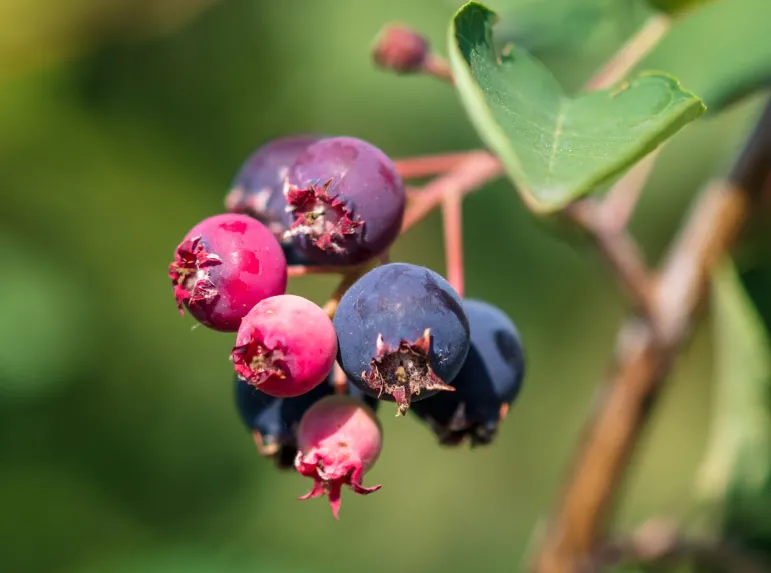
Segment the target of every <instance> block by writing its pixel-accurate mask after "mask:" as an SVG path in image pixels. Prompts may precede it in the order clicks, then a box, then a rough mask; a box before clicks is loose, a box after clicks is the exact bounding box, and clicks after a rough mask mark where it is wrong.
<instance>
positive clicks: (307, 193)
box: [286, 137, 406, 265]
mask: <svg viewBox="0 0 771 573" xmlns="http://www.w3.org/2000/svg"><path fill="white" fill-rule="evenodd" d="M287 181H288V187H287V189H286V198H287V201H288V203H289V208H290V209H291V211H292V215H293V217H294V219H293V223H292V227H291V229H290V231H289V234H291V236H293V237H294V244H295V245H296V246H297V248H298V250H299V251H300V252H301V253H302V254H303V255H305V256H306V257H307V258H308V259H310V260H312V261H316V262H317V263H320V264H333V265H353V264H357V263H361V262H364V261H366V260H368V259H370V258H372V257H374V256H375V255H378V254H380V253H381V252H383V251H385V250H386V249H387V248H388V247H389V245H390V244H391V243H393V241H394V240H395V239H396V237H397V236H398V235H399V230H400V229H401V225H402V218H403V216H404V205H405V200H406V195H405V190H404V183H403V182H402V179H401V177H399V174H398V173H397V172H396V167H395V166H394V164H393V162H392V161H391V160H390V159H389V158H388V156H387V155H386V154H385V153H383V152H382V151H380V150H379V149H378V148H377V147H375V146H373V145H371V144H369V143H367V142H366V141H362V140H361V139H356V138H354V137H332V138H328V139H322V140H319V141H318V142H316V143H314V144H313V145H310V146H309V147H308V148H307V149H306V150H305V152H304V153H303V154H302V155H301V156H300V157H298V158H297V160H296V161H295V162H294V164H293V165H292V167H291V169H290V170H289V175H288V179H287Z"/></svg>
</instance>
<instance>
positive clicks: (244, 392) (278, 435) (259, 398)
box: [235, 370, 379, 469]
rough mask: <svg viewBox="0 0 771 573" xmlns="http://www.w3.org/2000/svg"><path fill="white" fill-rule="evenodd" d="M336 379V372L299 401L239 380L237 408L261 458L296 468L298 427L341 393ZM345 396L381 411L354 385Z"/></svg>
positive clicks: (371, 399)
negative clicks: (325, 401) (317, 405)
mask: <svg viewBox="0 0 771 573" xmlns="http://www.w3.org/2000/svg"><path fill="white" fill-rule="evenodd" d="M333 376H334V370H333V373H332V374H330V376H329V378H328V379H327V381H326V382H325V383H323V384H319V385H318V386H316V387H315V388H313V389H312V390H311V391H310V392H308V393H306V394H303V395H301V396H297V397H295V398H274V397H273V396H269V395H268V394H266V393H264V392H262V391H261V390H257V389H256V388H255V387H254V386H252V385H250V384H249V383H247V382H246V381H244V380H243V379H241V378H239V377H238V376H236V377H235V394H236V396H235V400H236V408H237V409H238V414H239V416H240V417H241V421H242V422H243V424H244V425H245V426H246V427H247V428H248V429H249V430H251V432H252V435H253V437H254V441H255V443H256V444H257V449H258V450H259V452H260V454H261V455H263V456H265V457H268V458H273V459H274V460H275V462H276V465H277V466H278V467H280V468H282V469H290V468H292V467H294V458H295V456H296V455H297V428H298V426H299V424H300V420H301V419H302V417H303V414H305V412H306V411H307V410H308V409H309V408H310V407H311V406H313V405H314V404H315V403H316V402H318V401H319V400H321V399H322V398H324V397H325V396H330V395H332V394H336V393H341V392H338V391H336V388H335V384H334V381H333ZM344 393H347V394H348V395H350V396H351V397H353V398H356V399H358V400H362V401H364V402H365V403H366V404H367V405H368V406H369V407H370V408H372V409H373V410H377V407H378V404H379V402H378V400H376V399H374V398H372V397H370V396H366V395H365V394H364V393H363V392H361V391H360V390H359V389H358V388H356V387H355V386H354V385H353V384H351V383H350V382H348V383H347V384H346V388H345V391H344Z"/></svg>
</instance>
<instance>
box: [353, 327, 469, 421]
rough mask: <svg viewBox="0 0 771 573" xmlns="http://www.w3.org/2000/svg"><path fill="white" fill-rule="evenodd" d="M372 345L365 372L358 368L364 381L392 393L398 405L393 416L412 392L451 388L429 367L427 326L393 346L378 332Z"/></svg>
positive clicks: (402, 410) (401, 411)
mask: <svg viewBox="0 0 771 573" xmlns="http://www.w3.org/2000/svg"><path fill="white" fill-rule="evenodd" d="M375 344H376V346H375V357H374V358H373V359H372V362H371V364H370V370H369V372H362V378H363V379H364V381H365V382H366V383H367V385H368V386H369V387H370V388H371V389H372V390H375V391H377V392H378V393H379V394H380V395H382V394H383V393H386V394H389V395H390V396H392V397H393V399H394V401H395V402H396V403H397V405H398V409H397V416H398V415H403V414H404V413H405V412H406V411H407V410H408V409H409V407H410V402H411V400H412V397H413V396H420V394H421V392H424V391H437V390H445V391H450V392H452V391H454V390H455V388H453V387H452V386H450V385H449V384H445V383H444V381H443V380H442V379H441V378H439V377H438V376H437V375H436V374H435V373H434V371H433V369H432V368H431V361H430V359H429V354H430V351H431V329H429V328H427V329H426V330H425V331H424V332H423V336H421V337H420V338H418V339H417V340H414V341H412V342H410V341H406V340H402V341H401V342H400V343H399V345H398V346H397V347H396V348H391V347H389V346H388V345H387V344H386V343H385V341H384V340H383V336H382V335H379V336H378V338H377V341H376V343H375Z"/></svg>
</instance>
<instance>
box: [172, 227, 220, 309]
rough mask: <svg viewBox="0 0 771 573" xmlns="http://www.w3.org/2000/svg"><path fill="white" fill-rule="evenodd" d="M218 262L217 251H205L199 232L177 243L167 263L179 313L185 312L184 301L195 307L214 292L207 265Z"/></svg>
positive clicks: (208, 298) (215, 291)
mask: <svg viewBox="0 0 771 573" xmlns="http://www.w3.org/2000/svg"><path fill="white" fill-rule="evenodd" d="M221 264H222V259H221V258H220V257H219V256H218V255H215V254H212V253H208V252H207V251H206V248H205V247H204V244H203V243H202V242H201V237H200V236H198V237H192V238H190V239H185V240H184V241H182V243H181V244H180V245H179V246H178V247H177V250H176V252H175V253H174V260H173V261H172V262H171V264H169V278H170V279H171V284H172V285H173V287H174V298H175V300H176V301H177V307H178V308H179V312H180V314H182V315H184V314H185V305H187V306H188V307H195V306H197V305H200V304H201V303H204V302H209V301H211V300H213V299H214V298H215V297H216V296H217V289H216V287H215V286H214V283H212V281H211V279H210V278H209V272H208V269H209V268H211V267H213V266H216V265H221Z"/></svg>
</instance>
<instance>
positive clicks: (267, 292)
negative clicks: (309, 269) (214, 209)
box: [169, 214, 287, 332]
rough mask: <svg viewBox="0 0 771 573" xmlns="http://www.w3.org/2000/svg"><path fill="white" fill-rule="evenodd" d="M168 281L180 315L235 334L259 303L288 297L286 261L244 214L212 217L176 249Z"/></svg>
mask: <svg viewBox="0 0 771 573" xmlns="http://www.w3.org/2000/svg"><path fill="white" fill-rule="evenodd" d="M169 278H170V279H171V283H172V286H173V287H174V297H175V298H176V300H177V306H178V307H179V310H180V312H182V313H184V310H183V307H187V309H188V310H189V311H190V314H192V315H193V316H194V317H195V318H196V319H197V320H198V321H199V322H201V323H202V324H205V325H206V326H208V327H210V328H213V329H215V330H221V331H225V332H235V331H236V330H238V327H239V325H240V324H241V319H242V318H243V317H244V315H246V313H247V312H249V310H250V309H251V308H252V307H253V306H254V305H255V304H257V303H258V302H260V301H261V300H262V299H264V298H267V297H270V296H276V295H279V294H283V293H284V292H286V281H287V268H286V258H285V257H284V253H283V251H282V249H281V245H280V244H279V242H278V241H277V240H276V238H275V237H274V236H273V233H271V232H270V231H269V230H268V229H267V227H265V226H264V225H263V224H262V223H260V222H259V221H257V220H256V219H253V218H251V217H249V216H247V215H234V214H225V215H215V216H213V217H209V218H208V219H204V220H203V221H201V222H200V223H198V224H197V225H196V226H195V227H193V228H192V229H191V230H190V232H188V234H187V235H186V236H185V239H184V240H183V241H182V243H180V245H179V246H178V247H177V250H176V252H175V254H174V260H173V261H172V262H171V264H170V265H169Z"/></svg>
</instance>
